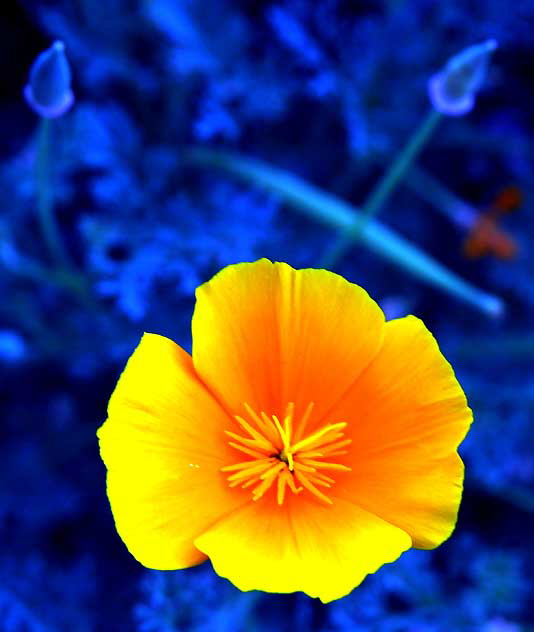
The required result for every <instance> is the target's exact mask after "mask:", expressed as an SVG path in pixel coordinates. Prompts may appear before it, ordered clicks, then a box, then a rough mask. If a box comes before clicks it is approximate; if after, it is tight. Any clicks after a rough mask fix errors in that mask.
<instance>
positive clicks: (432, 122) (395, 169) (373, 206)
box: [321, 108, 442, 268]
mask: <svg viewBox="0 0 534 632" xmlns="http://www.w3.org/2000/svg"><path fill="white" fill-rule="evenodd" d="M441 118H442V115H441V114H440V113H439V112H438V111H437V110H434V109H433V108H432V109H431V110H430V112H429V113H428V114H427V115H426V117H425V118H424V119H423V122H422V123H421V125H420V126H419V127H418V128H417V129H416V130H415V132H414V133H413V134H412V136H411V138H410V140H409V141H408V143H407V144H406V145H405V146H404V148H403V149H402V150H401V151H400V153H399V154H398V155H397V157H396V158H395V160H394V161H393V163H392V164H391V165H390V167H389V169H388V170H387V171H386V173H385V174H384V175H383V176H382V178H381V179H380V181H379V182H378V184H377V185H376V187H375V188H374V189H373V190H372V191H371V193H370V194H369V196H368V198H367V199H366V200H365V202H364V204H363V206H362V210H361V218H360V221H359V222H358V223H357V224H356V225H355V226H354V227H353V228H351V229H350V231H346V232H345V233H343V234H342V235H340V237H339V238H338V240H337V241H336V243H335V244H334V245H333V247H332V248H331V249H330V250H329V251H328V252H327V253H326V254H325V256H324V257H323V259H322V261H321V265H323V266H324V267H325V268H332V267H334V266H335V265H336V263H337V262H338V261H339V260H340V259H341V257H343V255H345V253H346V252H347V251H348V250H349V248H350V247H351V246H352V245H353V244H354V242H355V241H357V240H358V238H359V237H360V236H361V234H362V232H363V230H364V228H365V224H366V223H367V222H368V221H369V220H370V219H371V218H372V217H374V216H375V215H376V214H377V213H378V212H379V211H380V209H381V208H382V207H383V206H384V204H385V203H386V202H387V200H388V198H389V197H390V196H391V194H392V193H393V191H394V190H395V188H396V186H397V185H398V183H399V181H400V180H401V179H402V178H403V177H404V175H405V174H406V172H407V170H408V169H409V168H410V165H411V164H412V163H413V162H414V160H415V158H416V157H417V155H418V154H419V153H420V151H421V150H422V149H423V147H424V146H425V145H426V143H427V142H428V140H429V138H430V136H431V135H432V133H433V132H434V130H435V129H436V126H437V124H438V123H439V121H440V120H441Z"/></svg>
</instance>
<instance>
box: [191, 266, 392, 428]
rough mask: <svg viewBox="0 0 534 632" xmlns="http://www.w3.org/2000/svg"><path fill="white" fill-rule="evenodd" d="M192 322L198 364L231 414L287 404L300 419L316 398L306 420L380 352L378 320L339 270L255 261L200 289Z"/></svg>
mask: <svg viewBox="0 0 534 632" xmlns="http://www.w3.org/2000/svg"><path fill="white" fill-rule="evenodd" d="M192 327H193V362H194V365H195V369H196V370H197V373H198V374H199V375H200V376H201V377H202V379H203V380H204V382H205V383H206V384H207V385H209V387H210V389H211V390H212V391H213V392H214V393H215V394H216V396H217V398H218V399H219V400H220V401H221V402H223V403H224V404H225V405H226V407H227V409H228V410H229V412H231V413H232V414H236V413H237V414H242V412H243V404H244V403H247V404H248V405H249V406H251V407H252V408H253V409H254V410H256V411H257V412H258V413H259V412H261V411H265V412H267V413H268V415H272V414H275V415H277V416H278V417H282V416H283V414H284V411H285V409H286V406H287V404H288V403H289V402H294V403H295V418H296V419H298V418H299V417H302V415H303V414H304V412H305V411H306V409H307V407H308V405H309V404H310V401H313V402H314V403H315V406H314V410H313V415H312V421H311V426H313V423H314V420H315V422H318V421H319V420H320V419H321V418H322V416H323V415H324V412H325V411H326V410H328V409H329V408H330V407H331V406H332V404H333V403H334V402H336V401H337V400H338V399H339V398H340V397H341V396H342V394H343V393H344V392H345V391H346V390H347V389H348V388H349V387H350V385H351V384H352V383H353V382H354V380H356V378H357V377H358V375H359V374H360V373H361V372H362V371H363V370H364V369H365V367H366V366H367V365H368V364H369V362H370V361H371V360H372V358H373V357H374V355H375V354H376V353H377V351H378V350H379V348H380V345H381V344H382V337H383V327H384V316H383V314H382V311H381V310H380V308H379V307H378V305H377V304H376V303H375V302H374V301H373V300H372V299H371V298H370V297H369V295H368V294H367V292H365V290H363V289H362V288H361V287H359V286H357V285H354V284H352V283H349V282H348V281H346V280H345V279H343V278H342V277H340V276H338V275H337V274H333V273H332V272H328V271H327V270H311V269H310V270H294V269H293V268H291V267H290V266H288V265H287V264H285V263H274V264H273V263H271V262H270V261H268V260H266V259H262V260H260V261H256V262H255V263H241V264H238V265H233V266H228V267H227V268H224V269H223V270H222V271H221V272H219V273H218V274H217V275H215V277H214V278H213V279H212V280H211V281H209V282H208V283H205V284H204V285H202V286H200V287H199V288H198V289H197V304H196V308H195V313H194V316H193V325H192Z"/></svg>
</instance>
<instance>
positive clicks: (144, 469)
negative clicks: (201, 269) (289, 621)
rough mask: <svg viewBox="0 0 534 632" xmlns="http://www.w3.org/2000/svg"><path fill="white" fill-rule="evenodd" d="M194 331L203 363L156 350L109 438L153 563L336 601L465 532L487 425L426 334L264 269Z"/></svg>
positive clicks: (340, 294)
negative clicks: (461, 514) (474, 438)
mask: <svg viewBox="0 0 534 632" xmlns="http://www.w3.org/2000/svg"><path fill="white" fill-rule="evenodd" d="M192 328H193V353H192V357H191V356H190V355H189V354H188V353H186V352H185V351H184V350H183V349H181V348H180V347H179V346H177V345H176V344H175V343H174V342H172V341H171V340H169V339H167V338H164V337H162V336H158V335H155V334H145V336H144V337H143V338H142V340H141V343H140V344H139V346H138V348H137V349H136V351H135V352H134V354H133V355H132V357H131V358H130V360H129V362H128V364H127V366H126V369H125V370H124V373H123V374H122V376H121V378H120V380H119V382H118V384H117V387H116V390H115V392H114V393H113V395H112V397H111V400H110V403H109V417H108V419H107V421H106V422H105V423H104V425H103V426H102V427H101V428H100V429H99V431H98V436H99V438H100V446H101V453H102V458H103V460H104V462H105V464H106V466H107V468H108V478H107V491H108V496H109V499H110V503H111V508H112V511H113V514H114V517H115V522H116V526H117V530H118V532H119V534H120V536H121V537H122V539H123V540H124V542H125V544H126V546H127V547H128V549H129V550H130V552H131V553H132V555H133V556H134V557H135V558H136V559H137V560H139V562H141V563H142V564H144V565H145V566H148V567H150V568H155V569H162V570H164V569H178V568H184V567H188V566H192V565H194V564H198V563H200V562H202V561H204V560H205V559H207V558H209V559H210V560H211V562H212V564H213V566H214V568H215V571H216V572H217V573H219V575H222V576H223V577H227V578H228V579H229V580H230V581H231V582H233V583H234V584H235V585H236V586H237V587H238V588H240V589H241V590H253V589H258V590H264V591H269V592H280V593H287V592H293V591H303V592H305V593H307V594H308V595H310V596H312V597H319V598H320V599H321V600H322V601H324V602H328V601H331V600H333V599H337V598H339V597H342V596H344V595H346V594H347V593H349V592H350V591H351V590H352V589H353V588H354V587H355V586H357V585H358V584H359V583H360V582H361V581H362V580H363V579H364V577H365V576H366V575H367V574H368V573H373V572H375V571H376V570H377V569H378V568H379V567H380V566H381V565H382V564H384V563H386V562H392V561H394V560H395V559H397V557H398V556H399V555H400V554H401V553H402V552H403V551H405V550H407V549H409V548H410V547H412V546H413V547H417V548H424V549H431V548H434V547H436V546H437V545H439V544H440V543H441V542H443V541H444V540H445V539H446V538H447V537H448V536H449V535H450V534H451V532H452V530H453V528H454V525H455V522H456V515H457V510H458V505H459V502H460V497H461V493H462V480H463V464H462V461H461V459H460V457H459V456H458V454H457V452H456V448H457V446H458V444H459V443H460V441H461V440H462V439H463V437H464V435H465V434H466V432H467V430H468V427H469V424H470V423H471V411H470V409H469V408H468V406H467V403H466V399H465V396H464V394H463V391H462V389H461V387H460V386H459V384H458V382H457V380H456V378H455V376H454V373H453V371H452V369H451V367H450V365H449V364H448V362H447V361H446V360H445V359H444V357H443V356H442V355H441V353H440V351H439V349H438V346H437V344H436V341H435V340H434V338H433V337H432V335H431V334H430V333H429V332H428V330H427V329H426V328H425V326H424V325H423V323H422V322H421V321H420V320H418V319H417V318H414V317H413V316H408V317H406V318H401V319H398V320H393V321H390V322H387V323H385V322H384V316H383V313H382V311H381V310H380V308H379V307H378V305H377V304H376V303H375V302H374V301H373V300H372V299H371V298H370V297H369V296H368V294H367V293H366V292H365V291H364V290H363V289H362V288H361V287H358V286H357V285H354V284H352V283H349V282H348V281H346V280H345V279H343V278H342V277H340V276H338V275H336V274H333V273H331V272H328V271H326V270H294V269H293V268H291V267H290V266H288V265H286V264H284V263H271V262H270V261H267V260H265V259H263V260H260V261H257V262H255V263H241V264H237V265H233V266H229V267H227V268H225V269H223V270H222V271H221V272H219V273H218V274H217V275H216V276H215V277H214V278H213V279H212V280H211V281H209V282H208V283H205V284H204V285H202V286H200V287H199V288H198V290H197V303H196V308H195V313H194V316H193V324H192Z"/></svg>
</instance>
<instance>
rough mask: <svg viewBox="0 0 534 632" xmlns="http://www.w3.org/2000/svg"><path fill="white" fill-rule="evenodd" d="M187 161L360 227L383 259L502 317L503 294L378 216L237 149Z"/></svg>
mask: <svg viewBox="0 0 534 632" xmlns="http://www.w3.org/2000/svg"><path fill="white" fill-rule="evenodd" d="M184 159H185V161H186V162H187V163H189V164H194V165H202V166H206V167H213V168H216V169H220V170H222V171H226V172H228V173H231V174H233V175H234V176H238V177H239V178H241V179H243V180H246V181H247V182H250V183H252V184H254V185H258V186H261V187H263V188H265V189H267V190H269V191H272V192H273V193H275V194H276V195H278V196H279V197H280V198H281V199H282V200H283V201H284V202H285V203H286V204H287V205H288V206H289V207H291V208H293V209H294V210H297V211H300V212H302V213H303V214H305V215H306V216H307V217H309V218H312V219H315V220H317V221H319V222H322V223H324V224H326V225H328V226H330V227H331V228H333V229H335V230H338V231H343V232H344V233H345V234H350V233H351V231H352V230H353V229H354V228H355V227H356V226H361V232H360V233H359V234H358V239H361V241H362V242H363V243H364V244H365V245H366V246H367V247H368V248H370V249H371V250H373V251H375V252H376V253H377V254H379V255H380V256H381V257H383V258H385V259H388V260H389V261H391V262H393V263H395V264H396V265H398V266H399V267H401V268H403V269H404V270H407V271H409V272H410V273H411V274H413V275H414V276H416V277H418V278H419V279H421V280H423V281H426V282H427V283H430V284H431V285H434V286H435V287H438V288H440V289H442V290H444V291H446V292H448V293H449V294H450V295H452V296H456V297H457V298H460V299H462V300H463V301H465V302H466V303H468V304H469V305H472V306H473V307H476V308H477V309H479V310H480V311H481V312H483V313H485V314H487V315H490V316H500V315H501V314H502V312H503V311H504V305H503V303H502V301H501V299H499V298H498V297H496V296H493V295H491V294H487V293H485V292H483V291H482V290H479V289H478V288H476V287H474V286H473V285H471V284H470V283H468V282H467V281H464V280H463V279H462V278H460V277H459V276H457V275H456V274H454V272H451V271H449V270H448V269H447V268H445V267H444V266H442V265H441V264H440V263H438V262H437V261H435V260H434V259H432V257H430V256H429V255H427V254H426V253H425V252H423V251H422V250H420V249H419V248H417V246H414V245H413V244H411V243H410V242H409V241H407V240H406V239H404V238H403V237H401V236H400V235H397V234H396V233H395V232H394V231H392V230H391V229H389V228H387V227H386V226H384V225H383V224H381V223H379V222H378V221H377V220H376V219H373V218H369V219H368V221H366V222H364V223H362V213H361V212H360V211H358V210H357V209H355V208H354V207H352V206H351V205H350V204H348V203H347V202H344V201H343V200H341V199H339V198H336V197H335V196H333V195H330V194H329V193H327V192H325V191H322V190H320V189H318V188H316V187H314V186H313V185H311V184H308V183H307V182H305V181H303V180H301V179H300V178H297V177H296V176H294V175H292V174H290V173H288V172H286V171H283V170H281V169H277V168H275V167H271V166H269V165H266V164H264V163H261V162H259V161H256V160H252V159H250V158H245V157H242V156H239V155H236V154H233V153H228V152H224V151H217V150H211V149H206V148H202V147H199V148H190V149H189V150H187V151H186V152H185V155H184Z"/></svg>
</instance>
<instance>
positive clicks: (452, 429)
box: [334, 316, 473, 549]
mask: <svg viewBox="0 0 534 632" xmlns="http://www.w3.org/2000/svg"><path fill="white" fill-rule="evenodd" d="M385 329H386V335H385V338H384V343H383V346H382V348H381V350H380V352H379V353H378V354H377V355H376V356H375V358H374V360H373V361H372V362H371V364H370V365H369V366H368V367H367V369H366V371H364V373H363V374H362V375H361V376H360V379H359V380H358V382H357V384H356V385H355V388H354V389H353V391H352V392H351V393H349V394H348V396H347V398H346V399H345V400H344V401H343V402H340V404H339V406H338V408H337V411H336V414H338V415H345V416H346V415H350V411H351V410H358V411H359V415H360V422H359V423H358V425H357V426H354V427H352V439H353V445H354V446H356V448H355V449H357V452H354V453H353V454H352V455H351V463H350V464H351V466H352V471H351V472H349V473H347V474H346V475H345V476H344V477H343V478H342V479H340V481H339V484H337V485H336V489H335V491H334V495H335V496H339V497H341V498H345V499H347V500H351V501H353V502H355V503H356V504H358V505H359V506H361V507H363V508H365V509H366V510H367V511H370V512H372V513H374V514H376V515H377V516H380V517H381V518H382V519H384V520H386V521H388V522H389V523H391V524H393V525H396V526H397V527H399V528H401V529H403V530H405V531H406V532H407V533H409V535H410V536H411V538H412V540H413V544H414V547H415V548H422V549H433V548H435V547H437V546H439V545H440V544H441V543H442V542H444V541H445V540H446V539H447V538H448V537H449V536H450V535H451V533H452V532H453V530H454V527H455V525H456V521H457V515H458V508H459V505H460V501H461V496H462V489H463V478H464V465H463V462H462V460H461V458H460V457H459V455H458V453H457V452H456V450H457V448H458V445H459V444H460V443H461V441H462V440H463V438H464V437H465V435H466V433H467V432H468V430H469V427H470V425H471V423H472V420H473V415H472V411H471V409H470V408H469V406H468V404H467V400H466V397H465V394H464V392H463V390H462V388H461V386H460V384H459V383H458V380H457V379H456V376H455V374H454V371H453V369H452V367H451V365H450V364H449V362H448V361H447V360H446V359H445V357H444V356H443V355H442V353H441V351H440V349H439V347H438V344H437V342H436V340H435V339H434V337H433V336H432V334H431V333H430V332H429V331H428V329H427V328H426V327H425V325H424V324H423V322H422V321H421V320H419V319H418V318H416V317H414V316H406V317H404V318H400V319H397V320H392V321H389V322H388V323H386V328H385ZM377 429H379V432H377ZM347 430H349V429H347Z"/></svg>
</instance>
